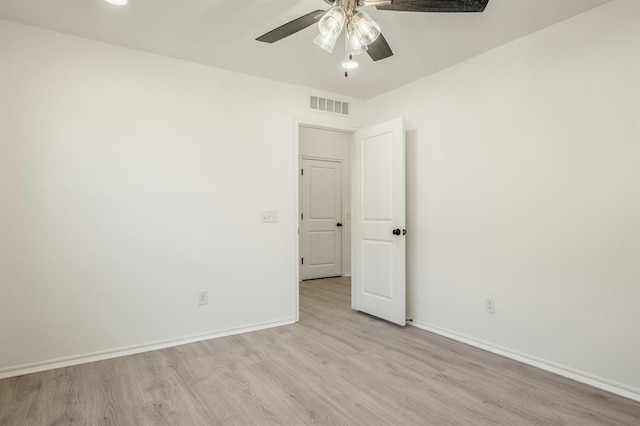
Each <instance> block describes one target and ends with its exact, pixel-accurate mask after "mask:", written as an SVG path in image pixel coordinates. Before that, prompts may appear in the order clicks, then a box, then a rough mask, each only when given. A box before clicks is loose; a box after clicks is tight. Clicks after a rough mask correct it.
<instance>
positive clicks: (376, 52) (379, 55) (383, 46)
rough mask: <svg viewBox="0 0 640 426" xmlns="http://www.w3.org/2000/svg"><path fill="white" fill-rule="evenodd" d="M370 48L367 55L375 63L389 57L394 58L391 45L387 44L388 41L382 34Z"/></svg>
mask: <svg viewBox="0 0 640 426" xmlns="http://www.w3.org/2000/svg"><path fill="white" fill-rule="evenodd" d="M368 47H369V48H368V49H367V53H368V54H369V56H371V59H373V60H374V61H379V60H381V59H385V58H388V57H389V56H393V52H392V51H391V48H390V47H389V43H387V40H386V39H385V38H384V36H383V35H382V34H380V35H379V36H378V38H377V39H376V41H374V42H373V43H371V44H370V45H369V46H368Z"/></svg>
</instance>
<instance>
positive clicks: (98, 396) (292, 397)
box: [0, 278, 640, 426]
mask: <svg viewBox="0 0 640 426" xmlns="http://www.w3.org/2000/svg"><path fill="white" fill-rule="evenodd" d="M349 284H350V281H349V279H348V278H335V279H333V278H332V279H325V280H316V281H307V282H303V283H301V286H300V322H299V323H297V324H294V325H290V326H285V327H279V328H274V329H269V330H263V331H258V332H254V333H247V334H241V335H237V336H231V337H225V338H220V339H214V340H209V341H205V342H200V343H194V344H190V345H184V346H179V347H175V348H170V349H164V350H158V351H153V352H148V353H144V354H138V355H132V356H127V357H122V358H117V359H112V360H107V361H101V362H96V363H91V364H84V365H79V366H74V367H68V368H62V369H59V370H53V371H48V372H43V373H38V374H31V375H27V376H21V377H16V378H11V379H5V380H0V424H1V425H21V426H22V425H53V424H56V425H63V424H82V425H94V424H95V425H98V424H109V425H156V424H167V425H211V424H257V425H264V424H287V425H299V424H313V423H318V424H367V425H375V424H394V425H402V424H437V425H442V424H468V425H472V424H473V425H479V424H509V425H514V424H537V425H541V424H607V425H614V424H622V425H637V424H638V421H639V419H640V403H637V402H633V401H630V400H627V399H624V398H621V397H618V396H615V395H612V394H608V393H605V392H602V391H599V390H597V389H593V388H591V387H588V386H586V385H582V384H579V383H576V382H573V381H571V380H569V379H565V378H562V377H559V376H555V375H553V374H551V373H547V372H545V371H542V370H538V369H536V368H533V367H529V366H526V365H523V364H520V363H518V362H515V361H511V360H508V359H506V358H503V357H500V356H497V355H494V354H491V353H488V352H485V351H482V350H479V349H475V348H472V347H469V346H467V345H464V344H461V343H457V342H454V341H451V340H448V339H445V338H443V337H439V336H437V335H434V334H431V333H427V332H424V331H422V330H419V329H416V328H414V327H405V328H401V327H398V326H395V325H391V324H388V323H386V322H383V321H380V320H377V319H375V318H373V317H370V316H368V315H364V314H360V313H357V312H353V311H351V309H350V307H349V301H350V285H349Z"/></svg>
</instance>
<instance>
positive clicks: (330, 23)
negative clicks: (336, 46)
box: [318, 6, 347, 37]
mask: <svg viewBox="0 0 640 426" xmlns="http://www.w3.org/2000/svg"><path fill="white" fill-rule="evenodd" d="M346 20H347V14H346V13H345V11H344V9H343V8H342V7H340V6H334V7H332V8H331V9H329V10H328V11H327V13H325V14H324V16H323V17H322V18H321V19H320V22H318V29H319V30H320V34H322V35H323V36H333V37H338V35H339V34H340V33H341V32H342V27H343V26H344V23H345V21H346Z"/></svg>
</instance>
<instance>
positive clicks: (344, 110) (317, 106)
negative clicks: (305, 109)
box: [309, 96, 349, 115]
mask: <svg viewBox="0 0 640 426" xmlns="http://www.w3.org/2000/svg"><path fill="white" fill-rule="evenodd" d="M309 108H311V109H312V110H314V111H322V112H328V113H331V114H339V115H349V103H347V102H342V101H336V100H335V99H327V98H322V97H320V96H311V97H310V98H309Z"/></svg>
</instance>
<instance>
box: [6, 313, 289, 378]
mask: <svg viewBox="0 0 640 426" xmlns="http://www.w3.org/2000/svg"><path fill="white" fill-rule="evenodd" d="M295 322H296V321H295V320H294V319H293V318H291V319H284V320H277V321H269V322H265V323H260V324H253V325H247V326H242V327H235V328H228V329H225V330H221V331H215V332H210V333H201V334H193V335H190V336H183V337H180V338H177V339H168V340H160V341H155V342H149V343H144V344H141V345H133V346H127V347H123V348H117V349H108V350H105V351H98V352H92V353H87V354H81V355H74V356H69V357H64V358H57V359H51V360H47V361H40V362H34V363H30V364H22V365H16V366H13V367H5V368H0V379H6V378H9V377H15V376H22V375H24V374H31V373H39V372H41V371H47V370H54V369H56V368H63V367H69V366H72V365H78V364H86V363H88V362H95V361H103V360H106V359H111V358H117V357H121V356H127V355H134V354H139V353H143V352H149V351H155V350H158V349H165V348H170V347H173V346H180V345H186V344H189V343H196V342H201V341H203V340H209V339H215V338H218V337H225V336H232V335H234V334H241V333H248V332H250V331H258V330H264V329H267V328H273V327H280V326H282V325H289V324H293V323H295Z"/></svg>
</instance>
